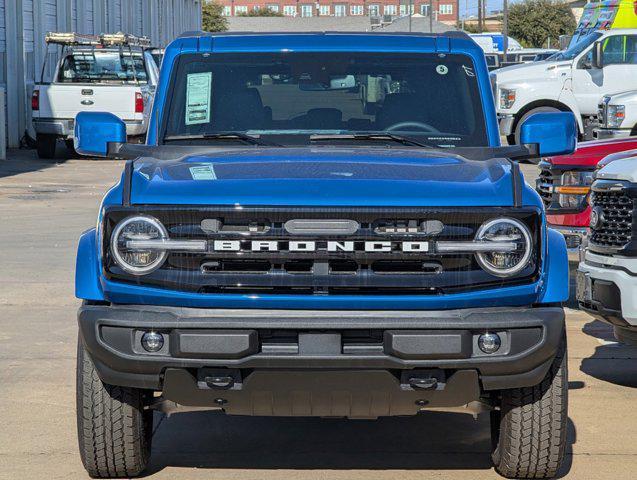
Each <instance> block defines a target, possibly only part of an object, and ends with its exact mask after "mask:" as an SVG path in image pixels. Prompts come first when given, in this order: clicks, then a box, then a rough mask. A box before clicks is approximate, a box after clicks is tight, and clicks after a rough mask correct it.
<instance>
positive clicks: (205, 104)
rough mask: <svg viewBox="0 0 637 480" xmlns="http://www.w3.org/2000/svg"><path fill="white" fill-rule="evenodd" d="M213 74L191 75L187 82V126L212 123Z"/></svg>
mask: <svg viewBox="0 0 637 480" xmlns="http://www.w3.org/2000/svg"><path fill="white" fill-rule="evenodd" d="M211 83H212V72H204V73H189V74H188V76H187V80H186V125H196V124H198V123H208V122H210V85H211Z"/></svg>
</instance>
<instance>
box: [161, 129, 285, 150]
mask: <svg viewBox="0 0 637 480" xmlns="http://www.w3.org/2000/svg"><path fill="white" fill-rule="evenodd" d="M182 140H183V141H187V140H241V141H243V142H245V143H249V144H250V145H260V146H263V147H280V146H281V145H280V144H278V143H274V142H270V141H268V140H262V139H260V138H257V137H253V136H252V135H248V134H246V133H242V132H215V133H196V134H186V135H167V136H165V137H164V142H178V141H182Z"/></svg>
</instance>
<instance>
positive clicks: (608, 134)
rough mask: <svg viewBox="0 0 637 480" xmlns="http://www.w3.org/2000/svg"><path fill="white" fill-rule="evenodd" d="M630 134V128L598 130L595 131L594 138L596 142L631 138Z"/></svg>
mask: <svg viewBox="0 0 637 480" xmlns="http://www.w3.org/2000/svg"><path fill="white" fill-rule="evenodd" d="M630 133H631V130H630V128H617V129H612V128H596V129H595V130H593V138H594V139H596V140H607V139H613V138H627V137H630Z"/></svg>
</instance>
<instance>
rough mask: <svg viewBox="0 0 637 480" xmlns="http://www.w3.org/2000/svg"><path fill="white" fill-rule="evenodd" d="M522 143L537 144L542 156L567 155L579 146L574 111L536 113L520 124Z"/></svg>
mask: <svg viewBox="0 0 637 480" xmlns="http://www.w3.org/2000/svg"><path fill="white" fill-rule="evenodd" d="M520 143H522V144H523V145H529V144H536V145H537V149H538V155H539V156H540V157H546V156H553V155H567V154H569V153H573V152H574V151H575V148H576V147H577V122H576V120H575V115H573V113H572V112H546V113H534V114H533V115H531V116H530V117H529V118H527V119H526V120H525V121H524V123H523V124H522V125H521V126H520Z"/></svg>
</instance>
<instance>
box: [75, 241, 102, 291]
mask: <svg viewBox="0 0 637 480" xmlns="http://www.w3.org/2000/svg"><path fill="white" fill-rule="evenodd" d="M96 240H97V232H96V229H95V228H92V229H90V230H87V231H86V232H84V233H82V235H81V236H80V243H79V245H78V247H77V259H76V262H75V296H76V297H77V298H80V299H82V300H96V301H100V300H104V292H102V286H101V285H100V281H99V278H100V266H99V259H98V258H97V241H96Z"/></svg>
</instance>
